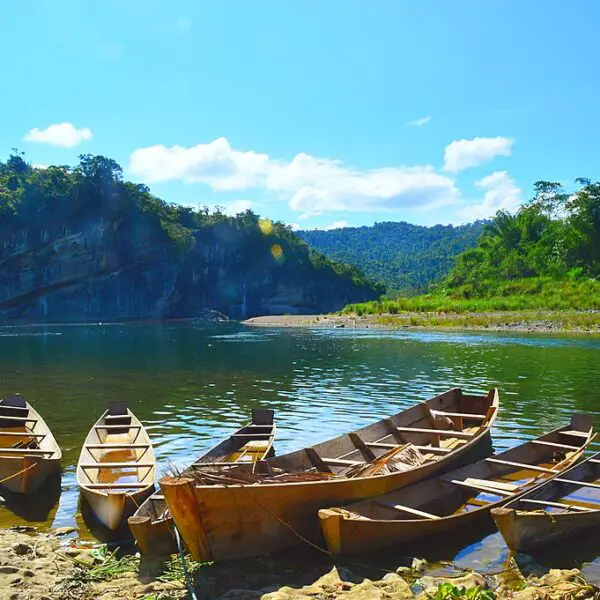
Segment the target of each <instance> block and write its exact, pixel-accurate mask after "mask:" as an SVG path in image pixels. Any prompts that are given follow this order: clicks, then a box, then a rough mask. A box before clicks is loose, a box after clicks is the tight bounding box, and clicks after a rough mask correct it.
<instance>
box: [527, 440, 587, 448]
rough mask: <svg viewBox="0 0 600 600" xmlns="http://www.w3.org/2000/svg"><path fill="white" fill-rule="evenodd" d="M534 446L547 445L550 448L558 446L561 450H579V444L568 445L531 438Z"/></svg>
mask: <svg viewBox="0 0 600 600" xmlns="http://www.w3.org/2000/svg"><path fill="white" fill-rule="evenodd" d="M531 443H532V444H535V445H536V446H549V447H550V448H560V449H561V450H581V446H569V445H567V444H557V443H556V442H546V441H544V440H531Z"/></svg>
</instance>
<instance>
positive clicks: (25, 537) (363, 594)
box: [0, 528, 600, 600]
mask: <svg viewBox="0 0 600 600" xmlns="http://www.w3.org/2000/svg"><path fill="white" fill-rule="evenodd" d="M68 533H69V532H68V531H57V532H56V533H52V534H41V533H37V532H36V531H35V530H34V529H33V528H12V529H4V530H1V531H0V600H92V599H96V598H98V599H101V600H138V599H139V600H142V599H143V600H170V599H172V600H175V599H183V598H189V596H188V595H187V590H186V586H185V581H184V577H183V571H182V569H181V564H180V563H179V559H178V557H173V558H172V560H171V561H170V562H169V563H168V564H163V565H160V566H157V565H147V564H144V563H143V561H142V562H140V560H139V558H138V557H136V556H134V555H124V556H122V557H120V558H117V557H116V556H115V555H113V554H112V553H110V552H107V551H106V549H105V548H103V547H96V548H93V547H90V546H85V545H78V544H77V542H75V541H74V540H72V539H71V540H69V539H68V538H67V537H65V536H64V535H63V534H68ZM59 534H60V535H59ZM190 569H191V570H192V573H193V576H194V579H195V585H196V593H197V596H198V598H201V599H202V600H205V599H207V598H210V599H214V600H338V599H340V600H413V599H414V600H427V599H428V598H433V597H435V595H436V592H437V591H438V589H439V586H440V585H444V584H446V585H448V584H451V585H452V586H453V589H454V590H459V591H460V588H464V589H465V590H469V589H470V590H473V589H474V588H476V587H478V588H479V589H480V590H489V592H487V595H485V596H473V595H470V596H466V595H464V593H463V594H462V595H453V596H447V597H448V598H450V597H452V598H455V599H459V598H465V599H466V598H467V597H468V598H481V600H485V599H486V598H497V599H503V598H512V599H514V600H534V599H538V598H540V599H542V598H543V599H547V600H558V599H563V598H573V599H575V598H577V599H581V600H583V599H585V598H600V589H599V588H597V587H595V586H593V585H589V584H587V583H586V582H585V580H584V579H583V577H582V575H581V573H580V571H578V570H577V569H570V570H551V571H550V572H549V573H548V574H546V575H544V576H543V577H539V578H536V577H529V578H527V579H524V578H523V577H522V576H521V574H520V573H519V571H518V570H517V569H516V568H509V569H507V570H506V571H502V572H500V573H496V574H487V575H481V574H478V573H475V572H470V571H469V572H465V571H461V572H454V573H449V572H447V569H446V572H444V574H443V575H442V574H440V573H439V572H438V573H437V574H436V572H435V568H433V566H430V565H427V563H426V562H425V561H420V560H417V559H415V560H414V561H413V564H412V566H408V567H407V566H401V567H399V568H398V569H397V571H396V572H387V573H386V574H384V573H383V572H381V570H377V571H379V575H378V576H377V577H373V576H372V575H365V574H364V573H363V574H358V571H354V570H350V569H348V568H344V567H341V566H339V565H334V564H333V563H331V561H327V560H324V559H319V560H317V561H315V560H313V561H312V563H310V564H307V563H304V562H302V563H301V564H300V563H298V562H297V560H296V559H294V558H293V557H292V558H287V559H285V558H283V559H282V558H279V557H278V558H273V557H265V558H262V559H254V560H250V561H240V562H239V563H233V562H231V563H222V564H218V565H206V566H199V565H196V566H194V565H190ZM438 570H439V568H438ZM445 597H446V596H445Z"/></svg>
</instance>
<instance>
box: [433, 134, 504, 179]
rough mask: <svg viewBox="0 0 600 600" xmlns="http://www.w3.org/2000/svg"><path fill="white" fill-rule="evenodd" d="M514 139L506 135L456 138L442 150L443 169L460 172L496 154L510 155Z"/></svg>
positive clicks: (484, 161) (480, 163)
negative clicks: (465, 138)
mask: <svg viewBox="0 0 600 600" xmlns="http://www.w3.org/2000/svg"><path fill="white" fill-rule="evenodd" d="M513 144H514V140H512V139H511V138H506V137H494V138H481V137H477V138H473V139H471V140H464V139H463V140H456V141H454V142H451V143H450V144H448V145H447V146H446V148H445V150H444V167H443V170H444V171H448V172H450V173H460V172H461V171H464V170H465V169H470V168H471V167H478V166H479V165H482V164H484V163H486V162H489V161H490V160H492V159H493V158H495V157H496V156H510V154H511V152H512V147H513Z"/></svg>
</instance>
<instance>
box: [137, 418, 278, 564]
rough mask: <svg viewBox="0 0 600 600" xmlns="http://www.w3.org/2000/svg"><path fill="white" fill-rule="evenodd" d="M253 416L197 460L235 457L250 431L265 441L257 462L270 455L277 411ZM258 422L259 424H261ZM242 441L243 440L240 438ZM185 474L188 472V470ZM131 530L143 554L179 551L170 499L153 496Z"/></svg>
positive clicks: (145, 503) (157, 554)
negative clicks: (170, 510) (170, 511)
mask: <svg viewBox="0 0 600 600" xmlns="http://www.w3.org/2000/svg"><path fill="white" fill-rule="evenodd" d="M252 416H253V419H252V421H251V422H250V423H248V424H247V425H246V426H244V427H242V428H240V429H239V430H237V431H236V432H235V433H234V434H233V435H232V436H230V437H229V438H227V439H225V440H223V441H221V442H220V443H219V444H217V445H216V446H215V447H214V448H212V449H211V450H209V451H208V452H207V453H206V454H203V455H202V456H200V457H199V458H198V459H197V461H201V462H212V461H222V460H224V459H225V460H227V459H228V458H229V459H231V460H234V458H235V456H236V454H235V453H236V452H237V451H239V449H240V447H241V446H243V445H244V444H246V443H247V442H248V441H249V440H251V439H254V438H249V437H241V438H240V437H237V436H238V435H239V434H242V435H244V436H245V435H246V434H248V433H249V432H254V433H255V434H256V437H255V440H265V438H266V444H265V446H264V448H263V449H262V450H261V452H260V453H259V454H258V455H256V456H253V457H252V458H253V459H254V460H256V461H258V460H262V459H264V458H266V457H267V456H268V455H270V454H271V453H272V447H273V440H274V438H275V431H276V426H275V423H274V420H273V411H272V410H268V409H253V411H252ZM257 424H258V425H257ZM240 439H241V440H242V441H239V440H240ZM184 473H185V472H184ZM127 523H128V525H129V529H130V531H131V533H132V534H133V536H134V537H135V541H136V543H137V546H138V549H139V551H140V553H141V554H142V555H144V556H147V557H151V558H153V559H160V558H165V557H167V556H170V555H171V554H174V553H176V552H177V542H176V540H175V535H174V533H173V519H172V518H171V516H170V514H169V511H168V510H167V505H166V502H165V501H164V500H163V499H161V498H155V497H152V496H149V497H148V498H147V499H146V500H145V501H144V503H143V504H141V505H140V507H139V509H138V510H137V511H136V512H135V514H134V515H133V516H132V517H129V519H128V521H127Z"/></svg>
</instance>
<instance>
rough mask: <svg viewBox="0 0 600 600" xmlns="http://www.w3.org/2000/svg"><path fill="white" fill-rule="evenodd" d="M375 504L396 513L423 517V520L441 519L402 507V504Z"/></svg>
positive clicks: (414, 509) (378, 502) (380, 502)
mask: <svg viewBox="0 0 600 600" xmlns="http://www.w3.org/2000/svg"><path fill="white" fill-rule="evenodd" d="M375 503H376V504H379V505H380V506H384V507H385V508H391V509H393V510H397V511H398V512H405V513H409V514H411V515H415V516H417V517H423V518H424V519H441V517H438V516H437V515H432V514H431V513H428V512H425V511H422V510H418V509H416V508H412V507H411V506H404V505H403V504H394V503H393V502H383V501H381V500H375Z"/></svg>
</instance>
